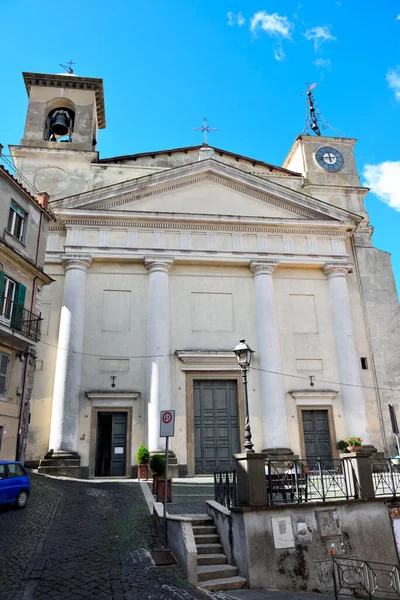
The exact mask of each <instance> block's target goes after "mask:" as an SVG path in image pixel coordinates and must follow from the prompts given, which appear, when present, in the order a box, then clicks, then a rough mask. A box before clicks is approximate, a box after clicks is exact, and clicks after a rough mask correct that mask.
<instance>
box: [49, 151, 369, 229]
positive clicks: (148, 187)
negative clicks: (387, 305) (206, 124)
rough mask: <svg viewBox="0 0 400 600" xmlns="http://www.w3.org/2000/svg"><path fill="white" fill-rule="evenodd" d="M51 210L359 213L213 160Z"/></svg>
mask: <svg viewBox="0 0 400 600" xmlns="http://www.w3.org/2000/svg"><path fill="white" fill-rule="evenodd" d="M52 207H53V208H54V209H55V210H57V209H68V210H71V209H78V210H90V211H101V212H104V211H113V212H115V211H117V212H123V213H125V214H126V213H129V212H135V213H138V212H139V213H140V212H144V213H149V212H151V213H161V212H162V213H179V214H182V213H186V214H196V215H199V214H205V215H232V216H239V217H240V216H243V217H261V218H267V219H296V220H299V219H305V220H318V221H321V220H328V221H329V220H330V221H331V220H338V221H349V220H351V221H354V220H355V221H358V220H360V217H358V215H354V214H353V213H350V212H348V211H346V210H343V209H340V208H337V207H334V206H331V205H330V204H327V203H325V202H322V201H321V200H318V199H316V198H313V197H311V196H307V195H305V194H302V193H301V192H297V191H295V190H293V189H291V188H289V187H287V186H285V185H282V184H280V183H276V182H275V181H270V180H267V179H264V178H261V177H259V176H257V175H252V174H249V173H245V172H243V171H241V170H239V169H235V168H234V167H231V166H229V165H226V164H224V163H220V162H218V161H216V160H214V159H208V160H202V161H199V162H197V163H192V164H190V165H185V166H183V167H177V168H174V169H169V170H166V171H162V172H159V173H156V174H152V175H148V176H145V177H140V178H137V179H133V180H129V181H125V182H122V183H117V184H114V185H111V186H108V187H104V188H100V189H95V190H91V191H89V192H85V193H83V194H79V195H77V196H71V197H69V198H64V199H61V200H58V201H56V202H54V203H53V204H52Z"/></svg>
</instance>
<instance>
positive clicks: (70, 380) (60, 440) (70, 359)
mask: <svg viewBox="0 0 400 600" xmlns="http://www.w3.org/2000/svg"><path fill="white" fill-rule="evenodd" d="M61 262H62V264H63V266H64V269H65V280H64V296H63V303H62V309H61V317H60V329H59V334H58V347H57V359H56V371H55V377H54V392H53V405H52V413H51V426H50V443H49V447H50V449H52V450H54V451H55V452H58V451H63V452H76V451H77V447H78V423H79V393H80V388H81V375H82V349H83V334H84V327H85V323H84V317H85V292H86V274H87V271H88V269H89V267H90V264H91V262H92V259H91V258H90V257H89V256H81V255H68V254H66V255H65V256H62V257H61Z"/></svg>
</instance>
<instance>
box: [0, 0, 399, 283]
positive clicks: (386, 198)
mask: <svg viewBox="0 0 400 600" xmlns="http://www.w3.org/2000/svg"><path fill="white" fill-rule="evenodd" d="M228 13H229V14H228ZM1 23H2V27H1V41H2V49H3V61H2V79H1V84H0V85H1V87H0V142H1V143H3V144H4V145H7V144H15V143H19V140H20V138H21V137H22V132H23V126H24V120H25V111H26V103H27V98H26V92H25V89H24V85H23V81H22V77H21V72H22V71H36V72H47V73H57V72H60V71H61V68H60V67H59V63H64V64H65V62H66V61H67V60H69V59H70V58H72V60H74V61H75V62H76V65H75V71H76V73H77V74H78V75H84V76H89V77H102V78H103V79H104V85H105V100H106V116H107V129H106V130H104V131H102V132H101V133H100V136H99V150H100V153H101V157H102V158H105V157H108V156H115V155H123V154H131V153H135V152H144V151H148V150H159V149H165V148H173V147H179V146H186V145H194V144H197V143H200V142H201V134H200V133H199V132H194V131H193V130H192V127H195V126H200V125H201V124H202V118H203V117H204V116H206V117H208V120H209V124H210V125H211V126H213V127H218V129H219V131H218V132H217V133H213V134H210V144H213V145H215V146H217V147H220V148H224V149H226V150H230V151H233V152H237V153H240V154H244V155H247V156H250V157H254V158H258V159H260V160H265V161H267V162H271V163H274V164H277V165H279V164H281V163H282V161H283V160H284V158H285V156H286V154H287V152H288V150H289V148H290V146H291V144H292V143H293V141H294V139H295V137H296V135H297V134H299V133H302V130H303V126H304V116H305V105H304V96H302V94H303V93H304V89H305V86H304V82H305V81H308V82H318V87H317V89H316V90H315V96H316V99H317V102H318V104H319V107H320V109H321V111H322V113H323V115H324V117H325V118H326V119H327V120H328V121H329V123H331V124H332V125H333V127H334V128H335V129H337V130H339V131H341V132H344V133H345V135H346V136H348V137H356V138H358V140H359V141H358V144H357V146H356V158H357V164H358V168H359V171H360V173H364V172H365V176H364V177H363V181H364V182H367V183H368V184H369V186H370V187H372V189H374V190H375V192H376V194H378V195H379V196H380V197H381V199H379V198H378V196H377V195H376V194H372V193H371V194H369V196H368V199H367V208H368V211H369V214H370V219H371V223H372V224H373V225H374V226H375V233H374V244H375V246H377V247H379V248H381V249H383V250H386V251H388V252H390V253H391V254H392V261H393V266H394V269H395V274H396V278H397V285H398V288H400V242H399V233H398V232H399V231H400V150H399V139H400V118H399V117H400V1H399V0H385V1H384V2H383V1H382V0H381V1H380V2H378V1H376V0H369V1H368V2H361V0H358V1H357V0H340V1H336V0H324V2H313V1H312V0H275V1H272V0H257V2H253V1H252V0H247V1H246V2H243V1H238V0H227V1H225V0H214V1H210V0H202V1H200V0H186V1H183V0H169V1H165V0H164V1H161V0H153V2H143V1H141V2H138V1H136V0H131V1H129V2H128V1H126V0H125V1H124V0H120V2H115V3H112V2H104V1H103V0H97V1H96V2H93V1H89V0H79V1H77V0H69V2H68V3H66V4H65V5H60V4H59V5H55V4H54V2H50V1H48V0H41V2H37V1H36V0H35V1H34V0H2V3H1ZM330 135H332V133H330ZM389 204H390V206H389Z"/></svg>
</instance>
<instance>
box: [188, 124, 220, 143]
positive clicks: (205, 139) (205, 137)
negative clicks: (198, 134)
mask: <svg viewBox="0 0 400 600" xmlns="http://www.w3.org/2000/svg"><path fill="white" fill-rule="evenodd" d="M193 131H202V132H203V134H204V140H203V144H205V145H206V146H208V139H207V134H208V132H209V131H218V129H217V128H216V127H209V126H208V125H207V119H206V117H204V119H203V127H193Z"/></svg>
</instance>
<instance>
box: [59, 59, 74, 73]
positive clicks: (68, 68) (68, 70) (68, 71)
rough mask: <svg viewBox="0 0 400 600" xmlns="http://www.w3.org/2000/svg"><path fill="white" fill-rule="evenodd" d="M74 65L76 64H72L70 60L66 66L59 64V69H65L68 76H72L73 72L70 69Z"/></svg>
mask: <svg viewBox="0 0 400 600" xmlns="http://www.w3.org/2000/svg"><path fill="white" fill-rule="evenodd" d="M75 64H76V63H74V62H73V61H72V60H69V61H68V62H67V65H68V66H65V65H62V64H61V63H60V67H62V68H63V69H65V70H66V71H67V73H68V74H69V75H72V74H73V72H74V70H73V68H72V65H75Z"/></svg>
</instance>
